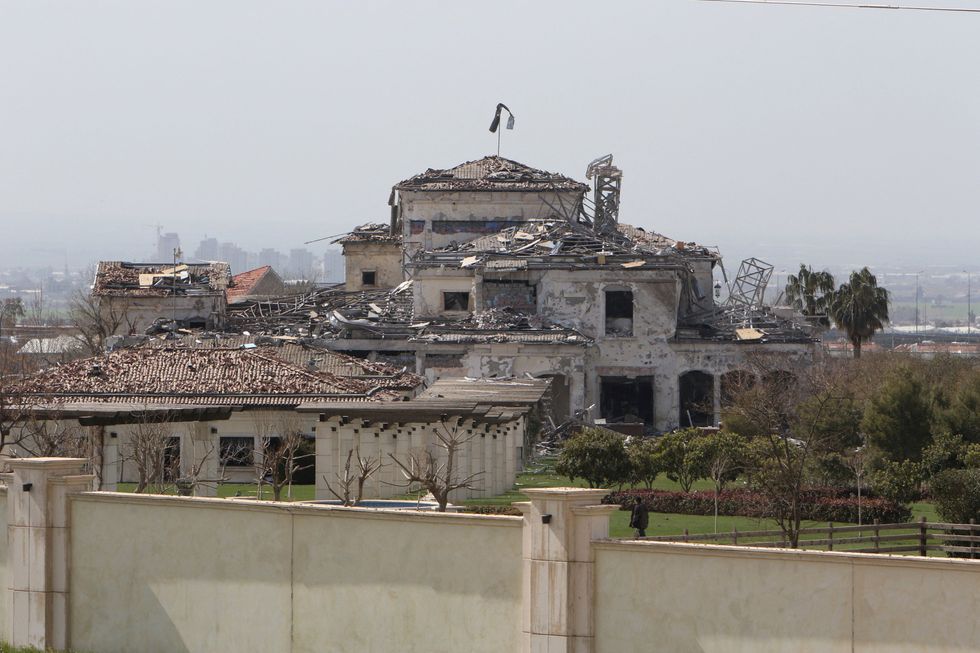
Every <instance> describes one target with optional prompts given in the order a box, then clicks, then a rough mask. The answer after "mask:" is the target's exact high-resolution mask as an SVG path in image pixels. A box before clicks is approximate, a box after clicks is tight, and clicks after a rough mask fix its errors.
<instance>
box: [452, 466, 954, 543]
mask: <svg viewBox="0 0 980 653" xmlns="http://www.w3.org/2000/svg"><path fill="white" fill-rule="evenodd" d="M536 487H588V483H587V482H585V481H584V480H582V479H577V480H574V481H573V480H571V479H569V478H567V477H565V476H560V475H558V474H556V473H555V471H554V461H553V460H550V459H543V460H540V461H539V462H538V463H537V464H535V465H533V466H532V467H531V468H530V469H528V470H526V471H525V472H523V473H521V474H519V475H518V477H517V482H516V483H515V484H514V488H513V489H512V490H510V491H509V492H506V493H504V494H501V495H498V496H495V497H487V498H480V499H469V500H467V501H464V502H463V503H464V504H465V505H469V506H479V505H510V504H511V503H514V502H515V501H527V496H526V495H525V494H523V493H522V492H521V490H522V489H524V488H536ZM653 487H654V489H657V490H678V491H679V490H680V489H681V488H680V486H679V485H678V484H677V483H674V482H673V481H671V480H669V479H668V478H667V477H666V476H663V475H661V476H659V477H658V478H657V480H656V482H655V483H654V484H653ZM693 489H695V490H711V489H712V484H711V482H710V481H698V482H696V483H695V484H694V487H693ZM912 515H913V519H918V518H919V517H920V516H923V515H924V516H925V517H926V519H927V520H928V521H938V519H939V517H938V516H937V515H936V511H935V507H934V506H933V505H932V504H931V503H915V504H912ZM826 525H827V524H825V523H823V522H820V523H817V522H804V524H803V526H804V527H808V526H826ZM778 528H779V526H778V525H777V524H776V522H775V521H774V520H772V519H757V518H753V517H726V516H719V517H718V529H717V532H719V533H730V532H732V530H733V529H738V530H739V531H743V532H744V531H759V530H775V529H778ZM685 529H687V532H688V533H690V534H692V535H693V534H696V533H714V532H715V518H714V516H713V515H684V514H677V513H663V512H652V513H650V525H649V527H648V528H647V535H648V536H655V535H680V534H682V533H684V530H685ZM632 534H633V531H632V529H630V527H629V512H627V511H625V510H620V511H618V512H615V513H613V515H612V517H611V518H610V520H609V535H610V536H611V537H628V536H630V535H632Z"/></svg>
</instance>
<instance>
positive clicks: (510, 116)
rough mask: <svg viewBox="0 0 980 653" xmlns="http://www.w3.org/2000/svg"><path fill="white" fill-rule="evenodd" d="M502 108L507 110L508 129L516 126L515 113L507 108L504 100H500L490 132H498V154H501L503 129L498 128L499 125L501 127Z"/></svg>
mask: <svg viewBox="0 0 980 653" xmlns="http://www.w3.org/2000/svg"><path fill="white" fill-rule="evenodd" d="M501 109H503V110H504V111H506V112H507V129H513V128H514V114H513V113H512V112H511V110H510V109H508V108H507V105H506V104H504V103H503V102H498V103H497V112H496V113H494V114H493V122H491V123H490V133H494V132H496V134H497V156H500V133H501V132H502V131H503V130H502V129H498V127H500V110H501Z"/></svg>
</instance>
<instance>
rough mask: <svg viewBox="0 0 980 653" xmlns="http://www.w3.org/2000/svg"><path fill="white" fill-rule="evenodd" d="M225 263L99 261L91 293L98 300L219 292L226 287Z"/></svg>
mask: <svg viewBox="0 0 980 653" xmlns="http://www.w3.org/2000/svg"><path fill="white" fill-rule="evenodd" d="M230 277H231V269H230V268H229V266H228V264H227V263H222V262H218V261H212V262H210V263H180V264H178V265H177V266H176V267H174V266H173V265H166V264H163V265H161V264H158V263H124V262H122V261H101V262H100V263H99V268H98V271H97V272H96V274H95V285H94V286H93V288H92V294H93V295H95V296H99V297H168V296H170V295H172V294H173V293H174V292H175V291H176V293H177V294H178V295H194V294H213V293H222V292H224V291H225V288H227V287H228V280H229V278H230Z"/></svg>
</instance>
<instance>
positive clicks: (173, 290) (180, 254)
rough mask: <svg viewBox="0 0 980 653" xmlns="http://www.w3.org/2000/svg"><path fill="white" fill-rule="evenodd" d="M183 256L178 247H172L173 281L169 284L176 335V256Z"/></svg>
mask: <svg viewBox="0 0 980 653" xmlns="http://www.w3.org/2000/svg"><path fill="white" fill-rule="evenodd" d="M178 256H183V253H182V252H181V251H180V248H179V247H174V267H173V268H172V270H173V273H174V274H173V283H172V284H171V288H170V292H171V293H173V304H172V305H173V317H174V336H176V335H177V257H178Z"/></svg>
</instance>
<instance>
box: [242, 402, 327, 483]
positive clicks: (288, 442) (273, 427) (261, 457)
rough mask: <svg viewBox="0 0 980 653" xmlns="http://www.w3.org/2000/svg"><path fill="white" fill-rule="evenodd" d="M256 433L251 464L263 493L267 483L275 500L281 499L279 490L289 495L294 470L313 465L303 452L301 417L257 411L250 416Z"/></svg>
mask: <svg viewBox="0 0 980 653" xmlns="http://www.w3.org/2000/svg"><path fill="white" fill-rule="evenodd" d="M253 422H254V423H255V427H256V433H257V434H258V436H259V450H258V451H257V452H256V453H257V454H258V455H256V456H253V462H252V465H253V467H254V469H255V477H256V481H257V485H258V494H259V496H261V495H262V485H263V484H264V483H268V484H269V486H270V487H271V488H272V496H273V499H274V500H275V501H281V500H282V491H283V489H287V488H288V489H287V496H289V497H290V498H291V496H292V484H293V477H294V476H295V475H296V473H297V472H300V471H302V470H304V469H307V468H309V467H311V466H312V465H313V461H312V460H311V459H312V458H313V454H312V453H304V452H303V448H304V444H305V443H306V441H307V437H306V435H305V434H304V432H303V428H302V424H301V423H300V420H299V419H298V418H297V417H296V416H295V415H293V414H291V413H288V414H286V415H275V414H267V413H265V412H262V411H258V412H257V413H256V414H255V415H254V416H253Z"/></svg>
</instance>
